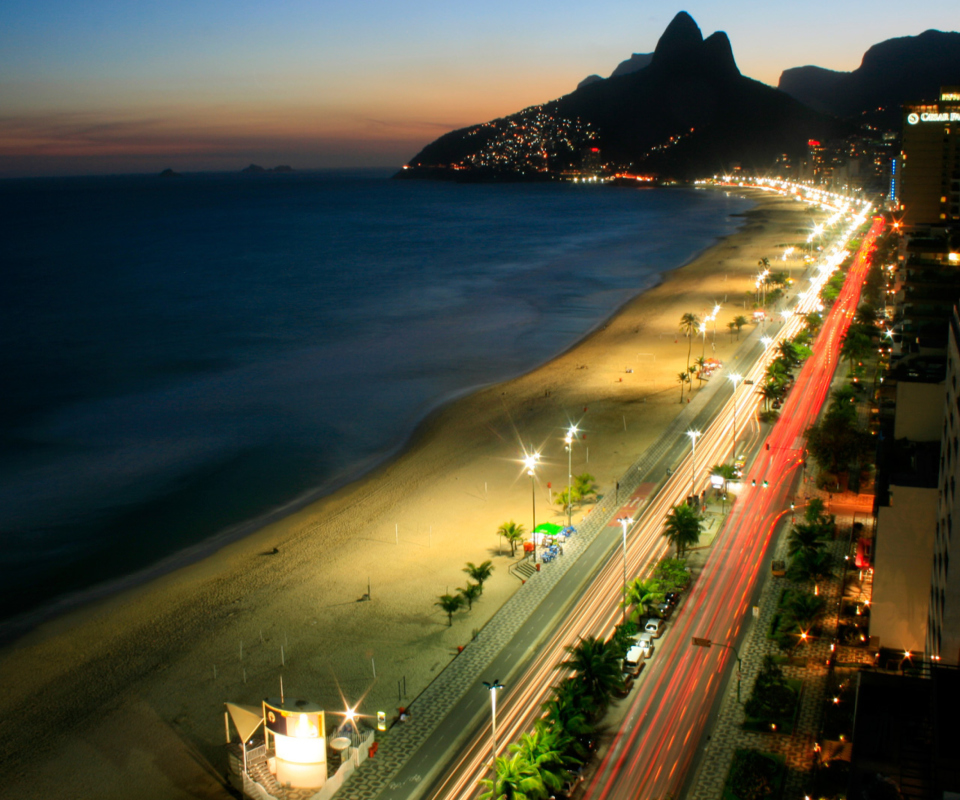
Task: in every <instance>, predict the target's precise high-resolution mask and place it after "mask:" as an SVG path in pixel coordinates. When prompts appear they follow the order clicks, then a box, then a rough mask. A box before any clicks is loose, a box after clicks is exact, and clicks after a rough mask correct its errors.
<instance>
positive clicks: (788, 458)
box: [429, 231, 876, 798]
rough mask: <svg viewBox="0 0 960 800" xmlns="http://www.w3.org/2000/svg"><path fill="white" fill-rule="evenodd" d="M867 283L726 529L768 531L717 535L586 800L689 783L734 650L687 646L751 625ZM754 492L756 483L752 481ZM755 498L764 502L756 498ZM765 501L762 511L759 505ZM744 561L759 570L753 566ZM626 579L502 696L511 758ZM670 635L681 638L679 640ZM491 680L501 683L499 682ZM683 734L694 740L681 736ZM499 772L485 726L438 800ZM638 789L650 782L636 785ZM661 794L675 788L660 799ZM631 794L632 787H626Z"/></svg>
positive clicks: (676, 483) (643, 532) (611, 570)
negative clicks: (756, 595) (808, 436)
mask: <svg viewBox="0 0 960 800" xmlns="http://www.w3.org/2000/svg"><path fill="white" fill-rule="evenodd" d="M875 235H876V233H875V232H874V231H871V237H873V236H875ZM864 249H866V247H865V248H864ZM837 260H839V259H837ZM867 263H868V262H867V260H866V259H865V258H863V257H862V256H858V259H857V262H856V263H855V265H854V266H853V268H852V269H851V275H853V273H854V272H855V271H856V270H860V269H863V270H865V269H866V264H867ZM827 273H828V270H825V271H824V272H823V274H822V275H821V282H822V280H825V278H826V276H827ZM861 282H862V278H861V280H856V278H855V277H851V278H850V279H849V280H848V281H847V283H846V286H845V289H844V293H843V294H842V295H841V297H840V298H839V299H838V301H837V303H836V304H835V306H834V310H833V312H832V313H831V314H830V316H829V318H828V321H827V323H825V325H824V330H823V334H822V335H821V337H820V338H819V340H818V344H817V348H816V353H815V355H814V356H812V357H811V358H810V359H808V362H807V365H805V367H804V369H803V370H802V371H801V378H802V379H803V381H804V383H803V385H802V386H801V385H800V380H801V379H800V378H798V382H797V386H796V387H795V391H793V392H792V393H791V395H790V398H789V399H788V401H787V404H786V405H785V407H784V410H783V413H782V415H781V419H782V420H783V421H784V423H782V424H778V425H777V426H776V428H775V431H774V436H775V438H776V441H777V442H778V444H777V445H776V446H775V445H774V444H771V451H770V452H769V453H767V452H766V451H764V454H763V457H761V458H760V459H759V460H758V461H757V464H756V465H755V466H754V468H753V469H752V470H751V473H750V475H749V476H748V480H749V478H753V477H754V476H756V477H757V480H758V483H759V482H760V481H762V479H763V478H764V477H767V478H768V479H770V480H771V488H770V489H767V490H760V489H758V490H751V489H749V488H748V489H746V490H745V492H744V494H743V496H742V497H741V499H740V500H739V501H738V502H737V504H736V505H735V508H734V510H733V511H732V512H731V513H732V515H734V516H732V517H731V520H736V521H735V522H732V524H731V525H728V526H727V529H728V530H730V529H732V530H734V531H738V526H739V525H741V524H742V525H744V526H745V528H746V527H749V526H750V524H751V521H752V520H754V519H756V520H760V521H761V523H763V524H766V529H764V530H763V531H762V534H761V535H753V536H752V537H751V536H747V535H746V534H745V533H744V532H742V531H739V532H738V535H736V536H732V537H731V538H732V540H731V541H726V538H727V536H728V535H727V534H724V536H721V537H718V539H717V543H716V544H715V546H714V548H713V550H714V552H713V553H712V555H711V558H710V562H708V565H707V568H706V569H705V570H704V574H703V576H702V577H701V579H700V580H699V581H698V582H697V584H696V585H695V587H694V588H693V589H692V591H691V593H690V596H689V597H688V598H687V599H686V602H685V604H684V608H683V610H682V613H681V614H679V615H678V617H677V620H676V621H675V622H674V623H672V625H671V626H669V627H668V632H667V636H666V637H665V638H664V639H661V640H660V642H659V645H660V646H659V647H658V652H657V654H656V655H655V656H654V658H653V659H652V661H651V664H650V666H649V667H648V672H647V673H646V674H645V675H644V677H643V679H642V680H641V681H640V682H639V683H640V687H639V689H636V690H635V696H634V698H633V700H632V703H631V708H630V712H629V714H628V721H627V722H626V723H625V725H624V728H623V731H622V732H621V734H620V735H619V736H618V738H617V740H616V742H615V744H614V746H613V747H612V748H611V750H610V754H609V755H608V757H607V758H606V759H605V761H604V762H603V764H602V765H601V768H600V771H599V772H598V774H597V779H596V780H595V781H594V783H593V784H592V785H591V786H590V787H587V796H591V797H593V796H598V795H599V796H604V797H605V796H606V795H607V794H608V793H610V792H614V793H616V796H617V797H620V796H623V797H626V796H630V797H637V796H644V797H657V796H664V795H665V794H668V793H673V794H674V796H676V790H675V787H676V786H678V785H679V784H680V783H682V777H683V775H684V774H685V772H686V769H687V766H688V765H689V763H690V759H692V756H693V753H694V752H695V748H696V745H697V743H698V741H699V737H700V732H701V731H702V728H703V725H704V724H705V722H706V713H707V709H709V708H710V705H711V702H712V697H713V693H715V691H716V689H717V687H718V686H719V684H720V681H721V675H720V673H719V671H718V670H719V669H720V668H722V666H723V664H724V663H725V661H724V653H725V652H726V651H722V650H713V649H711V650H704V649H700V648H698V649H697V650H698V652H696V653H691V652H690V648H689V647H688V646H687V645H686V642H689V636H690V633H689V631H687V630H686V628H690V629H691V630H694V633H693V634H692V635H697V636H709V637H711V638H714V639H716V640H717V641H721V640H722V641H726V639H725V638H724V637H730V636H736V632H737V631H738V630H739V621H740V620H741V619H742V618H743V611H744V609H745V608H746V603H747V599H748V598H749V596H750V592H751V591H752V587H753V585H754V584H755V581H756V578H757V574H758V569H759V562H760V558H759V556H760V554H761V553H762V551H763V549H764V547H765V546H766V543H767V541H768V540H769V528H770V527H771V526H770V525H769V524H768V523H769V521H770V520H769V517H770V515H771V513H772V512H771V511H770V509H772V508H774V507H775V504H776V503H777V502H783V501H784V493H785V492H786V486H787V485H788V477H789V476H788V472H789V469H790V467H791V465H792V466H795V465H796V462H797V459H798V448H799V447H800V445H801V440H800V436H801V434H802V432H803V430H804V429H805V428H806V427H807V425H808V424H809V422H807V421H806V417H805V416H803V409H798V408H797V406H798V405H801V402H800V398H802V399H803V403H802V405H803V406H804V409H806V411H807V412H809V413H811V414H813V417H810V419H811V421H812V419H813V418H815V414H816V410H817V409H819V405H820V403H819V402H817V401H816V400H815V398H816V396H817V395H816V393H815V392H813V391H812V389H813V387H812V386H811V385H810V384H811V378H810V377H809V376H810V375H813V374H815V373H816V372H817V370H820V371H821V372H823V376H821V377H819V378H818V381H819V382H817V381H815V383H816V384H817V386H819V385H820V384H821V383H822V386H823V391H822V392H821V394H820V402H822V397H823V394H825V392H826V387H827V386H828V385H829V379H830V375H831V374H832V372H833V364H834V359H835V357H836V356H835V354H836V350H837V348H838V347H839V338H840V337H841V336H842V333H843V330H845V328H846V325H847V324H849V314H848V312H849V313H852V311H850V308H851V307H854V308H855V300H856V295H851V288H850V287H851V286H853V285H854V284H855V286H856V290H857V293H858V292H859V286H860V283H861ZM817 292H818V289H817V287H814V290H813V291H810V292H808V293H807V296H806V297H804V298H802V299H801V301H800V304H799V305H798V307H797V309H796V311H797V314H796V315H795V316H793V317H792V318H790V319H788V320H787V322H786V324H785V325H783V326H782V327H781V329H780V330H779V331H778V332H777V334H776V335H775V336H773V337H771V338H772V339H773V341H772V342H771V343H770V346H769V347H768V349H767V352H766V353H764V356H763V357H762V358H761V359H760V360H759V361H758V362H757V363H756V364H755V366H754V367H753V368H752V369H751V370H750V371H749V372H748V373H747V374H745V375H744V376H743V377H745V378H748V379H752V380H754V381H756V382H757V383H759V382H760V379H761V378H762V375H763V372H764V370H765V368H766V365H767V363H769V360H771V359H772V357H773V356H774V350H775V346H776V343H777V341H779V340H780V339H781V338H783V337H791V336H793V335H795V333H796V332H797V331H798V330H799V328H800V327H801V325H802V320H801V318H800V314H802V313H805V312H806V311H808V310H812V309H813V308H815V307H816V305H817V303H818V299H817ZM851 303H852V304H853V305H852V306H851ZM803 376H808V377H803ZM758 402H759V397H758V396H757V394H756V393H755V392H754V391H753V390H752V389H750V388H749V386H743V385H741V387H740V389H739V390H738V391H737V392H736V393H735V402H727V403H725V404H723V405H722V406H720V407H719V409H718V410H716V411H715V412H713V410H712V409H711V411H712V413H713V419H712V421H711V422H710V423H709V424H708V425H705V427H704V430H703V435H702V436H701V438H700V439H699V441H698V444H697V465H696V473H697V488H698V489H699V488H700V486H701V485H702V483H703V482H704V481H705V480H706V477H707V470H706V468H707V467H709V466H710V465H712V464H715V463H718V462H722V461H723V460H725V459H726V458H727V457H728V456H729V453H730V450H731V447H732V443H733V420H734V415H735V414H736V418H737V433H738V436H739V437H740V438H742V437H743V436H744V434H745V433H748V432H752V433H753V434H754V435H756V434H757V432H758V426H757V425H756V423H755V413H754V412H755V410H756V407H757V404H758ZM778 432H779V433H778ZM771 441H773V440H771ZM691 474H692V465H691V463H690V458H689V456H687V457H686V458H684V459H683V461H682V462H681V463H680V464H679V465H678V466H677V469H676V471H675V472H674V474H673V475H672V476H671V477H670V478H669V479H668V480H667V482H666V483H665V485H664V486H663V487H662V489H661V490H660V491H659V492H657V494H656V495H655V496H654V497H652V498H651V499H650V501H649V502H648V504H647V506H646V507H645V508H644V510H643V513H642V515H641V516H640V518H639V519H638V521H637V522H636V524H635V525H634V526H633V527H632V528H631V530H630V532H629V538H628V547H627V569H628V573H629V575H630V576H635V575H638V574H646V573H647V572H648V570H649V566H650V565H651V564H652V563H655V561H656V560H657V559H658V558H659V557H661V556H662V555H663V553H664V552H665V550H666V544H665V541H664V539H663V538H662V536H661V535H660V531H661V529H662V521H663V518H664V516H665V515H666V513H667V512H668V511H669V510H670V508H671V507H672V506H673V505H675V504H676V503H678V502H680V501H682V500H683V499H684V498H685V497H686V496H687V495H688V494H689V492H690V488H691ZM745 485H748V481H747V482H745ZM755 492H761V493H762V494H761V495H756V494H755ZM758 500H759V501H761V502H759V503H758V502H757V501H758ZM754 506H757V510H756V511H755V512H753V513H751V514H750V515H749V519H741V517H743V516H744V514H745V510H749V509H751V508H752V507H754ZM761 507H762V508H761ZM617 516H620V513H617V514H614V517H617ZM617 538H619V537H617ZM745 564H746V565H749V566H752V567H753V569H744V568H743V567H744V565H745ZM622 576H623V565H622V556H621V555H620V552H619V549H618V550H617V552H616V553H614V554H613V555H612V556H610V557H609V558H608V559H607V561H606V563H604V564H603V565H602V566H599V567H598V572H597V574H596V576H595V577H594V580H593V581H592V582H591V583H590V584H589V585H588V587H587V588H586V589H585V590H584V591H583V593H582V594H581V595H580V596H579V597H577V598H576V599H575V601H573V602H572V605H571V607H570V608H569V609H568V610H567V611H566V613H565V614H564V615H563V616H562V618H561V620H560V622H559V625H558V627H557V629H556V630H555V631H553V632H552V633H551V636H550V637H549V639H548V640H547V641H546V642H545V643H544V644H543V645H542V646H541V647H540V648H539V649H538V650H537V651H536V653H535V654H534V656H533V657H532V658H531V659H530V660H529V662H528V663H526V664H525V665H524V667H523V669H522V671H521V672H520V673H518V674H516V675H513V676H511V680H510V681H509V685H508V687H507V689H506V690H504V691H502V692H501V693H500V697H499V699H498V726H497V727H498V731H497V739H498V742H499V743H500V746H499V748H498V750H499V751H500V752H502V751H503V750H504V749H505V748H506V746H507V744H509V743H510V742H513V741H516V740H517V739H518V738H519V736H520V734H521V733H522V732H524V731H526V730H529V729H530V727H531V726H532V724H533V722H534V721H535V720H536V718H537V717H538V716H539V715H540V705H541V704H542V703H543V702H544V701H545V700H546V699H547V698H548V697H549V696H550V691H551V687H552V685H553V684H555V683H556V681H557V680H558V679H559V678H560V677H562V676H561V675H560V673H559V672H558V671H557V670H556V668H555V665H556V664H557V663H559V662H560V661H561V660H563V658H564V657H565V651H564V648H565V647H566V646H567V645H568V644H572V643H575V642H576V641H577V639H578V638H579V637H580V636H585V635H590V634H593V635H602V636H606V635H609V633H610V632H611V631H612V629H613V627H614V626H615V624H616V623H617V622H618V621H619V619H620V616H621V611H620V609H619V599H620V587H621V585H622V581H623V577H622ZM731 576H732V577H731ZM724 609H726V610H724ZM727 617H728V618H727ZM694 622H695V624H694ZM670 627H672V628H675V630H673V631H671V630H670V629H669V628H670ZM682 637H686V641H685V642H684V644H683V645H682V646H681V645H680V644H679V643H680V640H681V638H682ZM665 645H666V646H665ZM691 665H692V666H691ZM491 676H492V677H496V676H493V675H492V673H491ZM500 677H504V675H500ZM678 684H682V685H678ZM678 695H679V696H681V697H682V698H683V701H682V702H681V703H677V702H676V701H675V700H674V699H671V702H670V703H665V702H664V701H663V698H664V697H670V698H675V697H677V696H678ZM648 712H649V713H648ZM678 732H682V733H683V735H682V736H680V735H679V734H678ZM661 761H664V762H668V763H669V765H670V768H669V769H667V771H666V773H664V771H663V769H662V767H661V766H660V762H661ZM489 763H490V725H489V722H486V723H484V724H482V725H480V726H478V728H477V729H476V730H474V731H472V732H471V734H470V736H469V739H468V741H467V743H466V745H465V746H464V747H463V748H461V749H460V751H459V752H458V754H457V756H456V758H455V759H454V761H453V763H452V764H451V765H449V766H448V768H447V770H446V771H445V772H444V773H443V775H442V776H441V777H440V779H439V780H438V781H436V782H434V783H433V784H432V786H431V789H430V793H429V796H430V797H437V798H440V797H443V798H470V797H475V796H476V795H477V793H478V790H477V782H478V781H479V779H480V778H482V777H484V776H485V775H489ZM637 783H639V784H640V785H639V786H635V784H637ZM621 785H623V786H624V787H625V788H624V789H623V794H620V793H619V792H620V789H619V788H618V787H620V786H621ZM661 785H667V786H670V787H674V788H671V789H662V790H661ZM627 786H630V787H632V788H626V787H627Z"/></svg>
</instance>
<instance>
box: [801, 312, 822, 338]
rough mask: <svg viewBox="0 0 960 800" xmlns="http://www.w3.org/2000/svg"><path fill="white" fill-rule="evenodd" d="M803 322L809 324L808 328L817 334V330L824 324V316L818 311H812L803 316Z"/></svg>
mask: <svg viewBox="0 0 960 800" xmlns="http://www.w3.org/2000/svg"><path fill="white" fill-rule="evenodd" d="M803 322H804V324H805V325H806V326H807V330H808V331H810V333H811V334H813V335H814V336H816V335H817V331H819V330H820V328H821V327H822V326H823V317H822V316H821V315H820V314H818V313H817V312H816V311H811V312H810V313H809V314H807V315H806V316H805V317H804V318H803Z"/></svg>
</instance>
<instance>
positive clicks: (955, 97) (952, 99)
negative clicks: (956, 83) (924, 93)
mask: <svg viewBox="0 0 960 800" xmlns="http://www.w3.org/2000/svg"><path fill="white" fill-rule="evenodd" d="M940 101H941V102H943V103H957V102H960V92H957V91H950V92H940Z"/></svg>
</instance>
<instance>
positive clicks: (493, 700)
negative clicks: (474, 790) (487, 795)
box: [483, 678, 505, 797]
mask: <svg viewBox="0 0 960 800" xmlns="http://www.w3.org/2000/svg"><path fill="white" fill-rule="evenodd" d="M483 685H484V686H486V687H487V690H488V691H489V692H490V714H491V715H492V724H491V727H490V731H491V740H492V742H493V758H492V760H491V766H492V767H493V797H496V796H497V692H498V691H499V690H500V689H503V688H505V687H504V685H503V684H502V683H500V679H499V678H497V679H494V681H493V683H487V682H486V681H484V682H483Z"/></svg>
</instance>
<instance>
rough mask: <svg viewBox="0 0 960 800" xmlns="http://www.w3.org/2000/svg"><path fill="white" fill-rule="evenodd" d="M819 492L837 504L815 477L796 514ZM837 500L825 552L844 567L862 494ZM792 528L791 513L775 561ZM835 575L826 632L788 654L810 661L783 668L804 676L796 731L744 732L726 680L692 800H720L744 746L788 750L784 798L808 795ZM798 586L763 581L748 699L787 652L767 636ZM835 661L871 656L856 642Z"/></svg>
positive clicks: (745, 657)
mask: <svg viewBox="0 0 960 800" xmlns="http://www.w3.org/2000/svg"><path fill="white" fill-rule="evenodd" d="M815 496H819V497H821V499H823V501H824V502H825V503H828V504H830V502H831V501H830V496H829V493H827V492H822V491H819V490H817V489H816V488H815V482H814V480H813V479H812V478H808V481H807V483H805V484H801V486H800V489H799V491H798V495H797V510H798V512H799V511H800V509H802V507H803V505H804V504H805V503H806V502H807V500H809V499H811V498H813V497H815ZM833 500H834V501H835V511H834V512H833V513H836V514H837V533H836V536H835V538H834V539H833V541H831V542H830V543H829V544H828V547H827V550H828V552H830V553H831V554H832V555H833V556H834V563H835V564H837V565H842V564H843V563H844V556H845V555H848V552H847V551H848V547H849V542H850V532H851V527H852V525H853V516H854V512H850V511H844V510H842V509H843V508H844V507H849V506H851V505H852V506H855V505H856V495H851V496H850V497H845V496H838V495H836V494H834V495H833ZM829 510H830V508H828V511H829ZM789 527H790V518H789V517H785V519H784V524H783V525H782V527H781V530H780V532H779V533H778V538H777V543H776V546H775V551H774V552H775V554H774V558H777V559H784V560H786V559H787V554H786V550H787V532H788V530H789ZM836 573H837V574H836V575H835V576H834V577H833V578H832V579H830V580H829V581H827V582H824V583H822V584H820V595H821V596H822V597H824V599H825V600H826V603H827V605H826V610H825V611H824V615H823V618H822V622H821V631H822V632H821V635H820V637H819V638H817V639H815V640H812V641H811V642H810V643H808V644H804V645H800V646H798V647H797V648H795V649H794V650H793V651H791V653H790V655H792V656H793V657H795V658H800V659H803V660H805V663H804V664H803V665H802V666H796V665H792V664H784V665H782V668H783V672H784V674H785V675H786V676H787V677H788V678H793V679H798V680H802V681H803V689H802V693H801V698H800V711H799V714H798V717H797V724H796V727H795V730H794V731H793V733H792V734H789V735H787V734H781V733H773V732H771V733H757V732H753V731H745V730H742V729H741V727H740V726H741V724H742V723H743V721H744V718H745V717H744V712H743V706H742V705H739V704H738V703H737V693H736V677H735V676H734V677H733V678H732V679H731V680H730V681H729V682H728V686H727V687H726V689H725V694H724V697H723V699H722V701H721V705H720V710H719V713H718V716H717V718H716V721H715V722H714V725H713V728H712V730H711V731H710V732H709V734H708V735H707V737H706V746H705V747H704V751H703V757H702V760H701V763H700V765H699V768H698V770H697V773H696V775H695V777H694V780H693V782H692V784H691V788H690V790H689V792H688V797H689V799H690V800H717V799H718V798H719V797H721V795H722V793H723V786H724V783H725V781H726V778H727V773H728V772H729V770H730V765H731V763H732V762H733V756H734V752H735V751H736V750H738V749H751V750H761V751H764V752H768V753H776V754H779V755H782V756H783V757H784V759H785V762H786V765H787V767H788V772H787V778H786V782H785V784H784V790H783V794H782V798H783V799H784V800H795V798H800V797H802V796H803V789H804V784H805V782H806V780H807V777H808V773H809V771H810V769H811V768H812V767H813V765H814V763H815V759H816V752H815V750H814V745H815V743H816V742H817V735H818V733H819V729H820V721H821V717H822V712H823V703H824V697H825V692H826V690H827V688H828V683H829V677H830V670H829V669H828V667H827V660H828V658H829V655H830V644H831V642H832V641H833V640H834V638H835V636H836V631H837V619H838V616H837V615H838V611H839V606H840V598H841V588H842V586H843V576H842V574H841V573H842V567H839V566H838V568H837V570H836ZM797 587H798V584H795V583H793V582H792V581H789V580H787V579H786V578H775V577H773V576H772V575H768V576H767V577H766V579H765V581H764V585H763V589H762V590H761V595H760V599H759V616H758V617H756V618H755V619H753V620H752V622H751V624H750V627H749V630H748V632H747V634H746V637H745V640H744V642H743V644H742V645H741V649H740V653H741V658H742V661H743V674H742V685H741V699H742V700H743V702H746V700H747V698H749V697H750V693H751V692H752V690H753V684H754V682H755V681H756V677H757V674H758V673H759V671H760V667H761V665H762V663H763V658H764V656H766V655H782V654H783V653H782V652H781V650H780V648H779V647H778V645H777V643H776V641H775V640H773V639H768V638H767V634H768V632H769V630H770V626H771V624H772V621H773V617H774V615H775V614H776V613H777V608H778V605H779V601H780V596H781V593H782V591H783V590H784V589H787V588H797ZM837 660H838V661H839V662H840V663H844V664H847V663H863V664H867V663H872V661H873V659H872V653H870V652H868V651H867V650H866V649H865V648H853V647H839V648H838V653H837Z"/></svg>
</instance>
